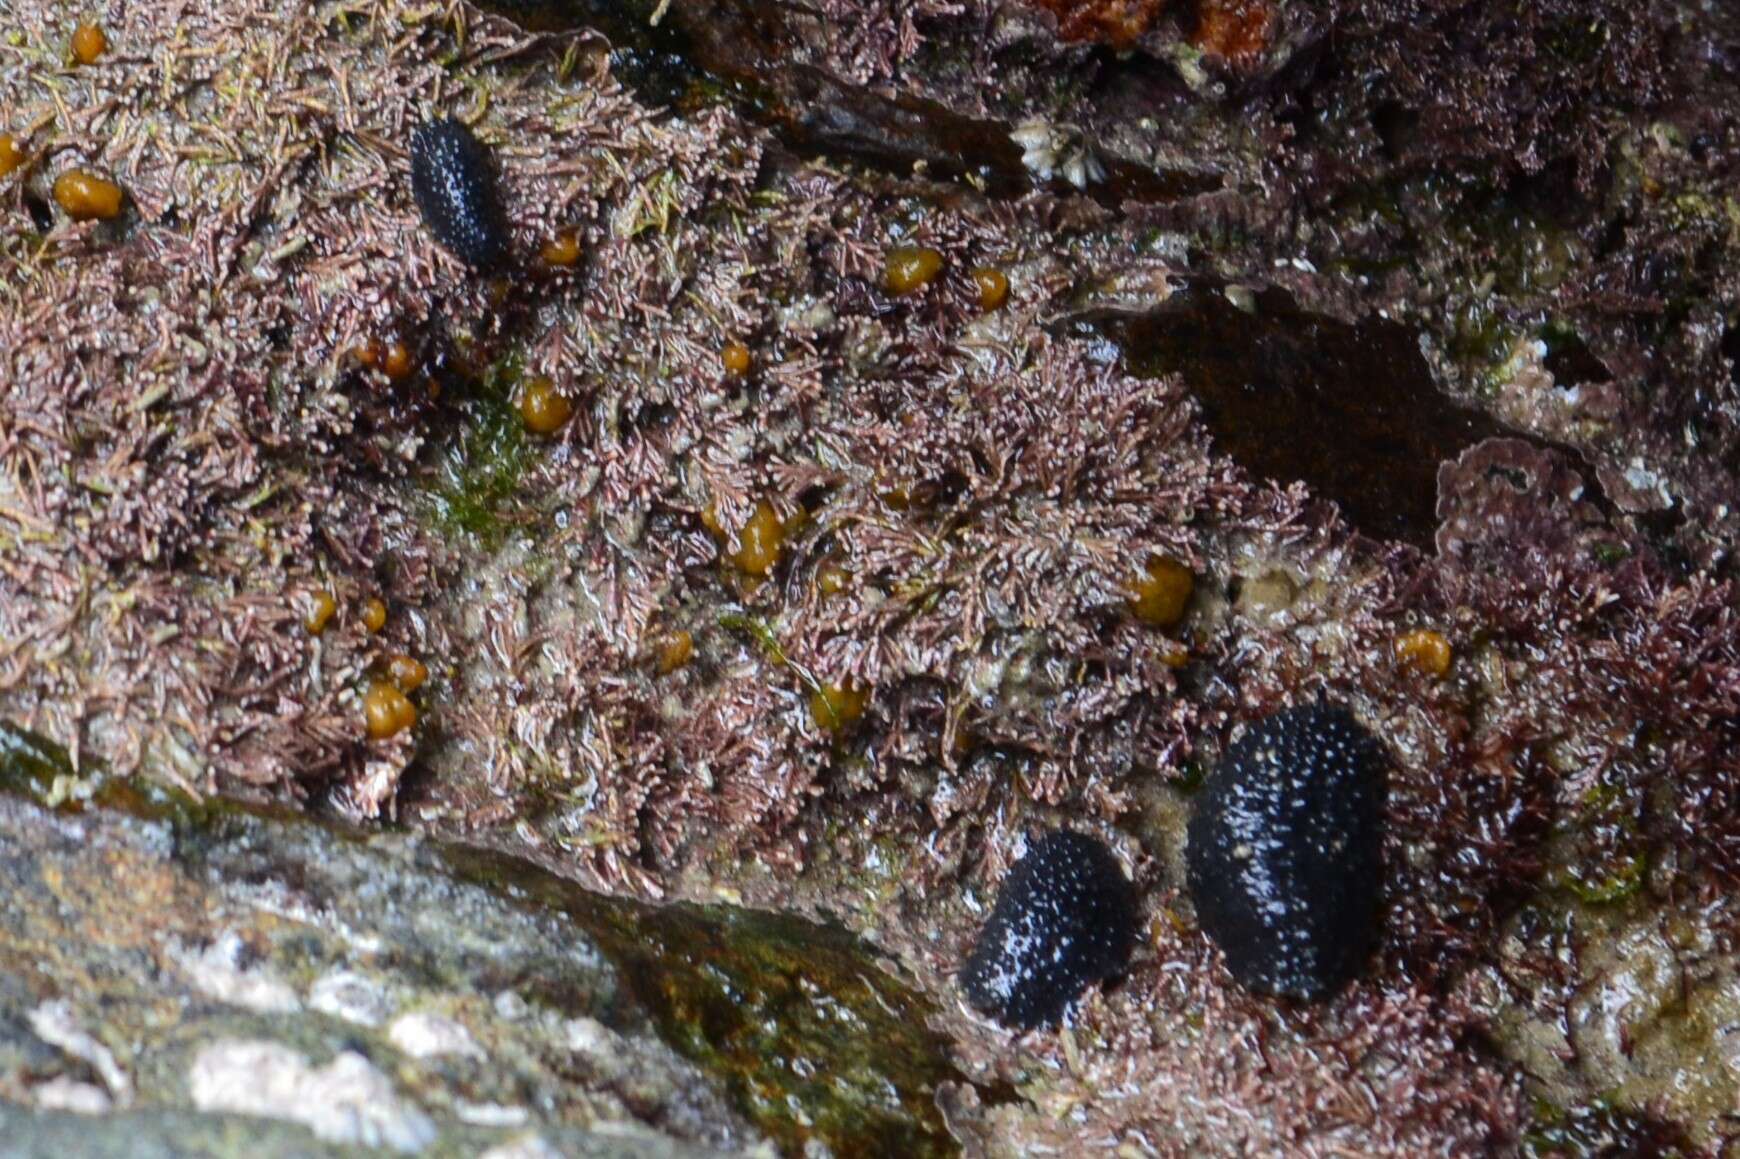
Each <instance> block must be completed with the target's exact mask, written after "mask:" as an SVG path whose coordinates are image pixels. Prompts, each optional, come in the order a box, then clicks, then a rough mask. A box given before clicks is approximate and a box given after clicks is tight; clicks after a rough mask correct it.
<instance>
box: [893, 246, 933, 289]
mask: <svg viewBox="0 0 1740 1159" xmlns="http://www.w3.org/2000/svg"><path fill="white" fill-rule="evenodd" d="M942 267H943V256H942V254H940V253H938V252H937V251H936V250H933V249H931V248H930V247H929V246H913V245H903V246H895V247H894V248H893V249H891V250H889V251H888V258H887V264H886V266H885V268H884V269H883V272H882V284H883V286H884V287H886V288H887V290H888V292H889V293H890V294H893V295H894V296H895V297H899V296H901V295H902V294H910V293H913V292H914V291H917V290H922V289H924V288H925V287H926V286H928V285H930V283H931V282H932V281H934V280H935V278H936V276H937V275H938V274H940V273H942Z"/></svg>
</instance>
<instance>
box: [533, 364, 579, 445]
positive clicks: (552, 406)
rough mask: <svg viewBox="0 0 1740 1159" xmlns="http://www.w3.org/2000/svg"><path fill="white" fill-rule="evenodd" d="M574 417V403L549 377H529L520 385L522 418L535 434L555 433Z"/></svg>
mask: <svg viewBox="0 0 1740 1159" xmlns="http://www.w3.org/2000/svg"><path fill="white" fill-rule="evenodd" d="M573 417H574V404H573V403H571V402H569V401H568V400H567V399H565V398H563V397H562V394H561V392H560V391H558V390H557V389H556V384H555V383H553V382H551V381H550V380H549V379H547V378H544V377H542V376H541V375H540V376H538V377H536V378H528V379H526V382H525V385H524V386H522V387H520V418H521V419H523V420H524V421H525V424H526V429H527V430H528V431H531V432H532V433H533V434H534V435H553V434H555V433H556V432H557V431H559V430H561V429H562V428H563V427H564V426H566V425H567V424H568V420H569V419H571V418H573Z"/></svg>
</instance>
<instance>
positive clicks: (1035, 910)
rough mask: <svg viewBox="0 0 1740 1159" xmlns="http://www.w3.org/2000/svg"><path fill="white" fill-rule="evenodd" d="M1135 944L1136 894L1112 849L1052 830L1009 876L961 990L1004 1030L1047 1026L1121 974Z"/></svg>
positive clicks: (975, 948) (964, 974)
mask: <svg viewBox="0 0 1740 1159" xmlns="http://www.w3.org/2000/svg"><path fill="white" fill-rule="evenodd" d="M1135 940H1136V896H1135V891H1134V890H1133V889H1132V888H1131V886H1130V881H1129V879H1128V878H1126V877H1125V876H1124V870H1123V867H1122V866H1120V865H1119V864H1118V859H1117V858H1116V857H1115V856H1113V854H1112V851H1111V850H1110V849H1108V848H1107V847H1106V845H1105V843H1104V842H1102V841H1099V840H1097V839H1096V838H1093V837H1089V836H1087V835H1085V834H1081V833H1069V832H1057V833H1051V834H1048V835H1046V836H1044V837H1041V838H1040V839H1039V840H1037V841H1035V842H1033V843H1032V845H1030V846H1029V848H1028V850H1027V854H1026V856H1024V857H1023V858H1021V860H1020V861H1018V862H1016V863H1015V867H1014V868H1013V869H1011V870H1010V871H1009V875H1008V877H1006V878H1005V879H1004V881H1003V886H1002V889H1001V890H1000V891H999V892H998V894H997V904H996V905H995V906H994V907H993V908H992V910H991V917H990V920H988V921H987V922H986V923H985V928H984V929H983V930H981V931H980V932H979V939H978V941H977V942H976V943H975V944H974V946H973V952H972V955H971V956H970V957H969V958H968V959H967V964H966V967H965V968H964V969H963V970H962V971H961V976H960V985H961V990H962V991H963V992H964V993H965V994H966V996H967V1001H968V1002H970V1003H971V1004H972V1005H973V1007H974V1008H975V1009H977V1010H979V1011H981V1012H982V1013H985V1014H989V1015H991V1016H992V1017H993V1018H996V1019H997V1020H998V1021H999V1022H1001V1023H1003V1024H1004V1025H1006V1026H1011V1027H1014V1028H1016V1029H1019V1030H1031V1029H1033V1028H1034V1027H1037V1026H1048V1025H1051V1024H1054V1023H1056V1022H1057V1021H1058V1020H1060V1019H1061V1018H1062V1017H1063V1014H1064V1011H1066V1010H1067V1009H1068V1008H1069V1006H1070V1004H1071V1003H1072V1002H1074V1001H1075V1000H1076V999H1077V998H1078V997H1080V996H1081V993H1082V991H1083V990H1085V989H1086V988H1087V987H1088V985H1089V984H1091V983H1094V982H1099V981H1103V980H1104V979H1106V978H1110V977H1113V976H1115V975H1117V974H1119V973H1122V972H1123V969H1124V966H1125V964H1126V963H1127V962H1128V961H1129V958H1130V949H1131V946H1132V945H1133V944H1134V943H1135Z"/></svg>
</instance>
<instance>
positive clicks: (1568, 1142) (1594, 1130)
mask: <svg viewBox="0 0 1740 1159" xmlns="http://www.w3.org/2000/svg"><path fill="white" fill-rule="evenodd" d="M1534 1111H1535V1123H1534V1126H1533V1128H1532V1129H1530V1131H1529V1132H1528V1134H1526V1135H1524V1136H1523V1138H1522V1146H1521V1153H1522V1154H1523V1155H1524V1156H1526V1157H1527V1159H1548V1157H1549V1156H1562V1157H1564V1159H1571V1157H1572V1156H1582V1155H1658V1156H1662V1157H1663V1159H1670V1157H1673V1156H1682V1155H1688V1154H1690V1153H1691V1152H1690V1149H1689V1148H1688V1147H1687V1146H1686V1141H1685V1139H1684V1137H1683V1136H1682V1135H1681V1134H1680V1132H1679V1131H1678V1130H1677V1129H1676V1128H1674V1127H1673V1126H1671V1125H1670V1124H1667V1123H1662V1122H1660V1121H1657V1120H1655V1119H1650V1118H1647V1117H1644V1116H1640V1115H1634V1114H1630V1113H1628V1112H1626V1111H1622V1110H1619V1109H1618V1108H1616V1107H1614V1106H1613V1105H1612V1104H1611V1103H1609V1102H1607V1101H1606V1100H1604V1099H1597V1100H1595V1101H1593V1102H1590V1103H1586V1104H1584V1105H1582V1106H1577V1107H1559V1106H1555V1105H1554V1104H1552V1103H1550V1102H1547V1101H1546V1100H1544V1099H1537V1100H1535V1107H1534Z"/></svg>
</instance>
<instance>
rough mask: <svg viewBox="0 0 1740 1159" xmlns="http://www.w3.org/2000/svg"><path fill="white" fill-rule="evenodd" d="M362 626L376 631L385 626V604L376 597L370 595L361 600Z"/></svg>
mask: <svg viewBox="0 0 1740 1159" xmlns="http://www.w3.org/2000/svg"><path fill="white" fill-rule="evenodd" d="M362 622H363V627H365V628H367V629H368V630H369V631H371V632H378V631H380V630H381V629H382V628H384V627H386V626H387V605H386V604H384V603H382V602H381V601H380V600H379V599H378V598H376V597H374V596H371V597H369V598H368V599H367V600H366V601H364V602H363V609H362Z"/></svg>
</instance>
